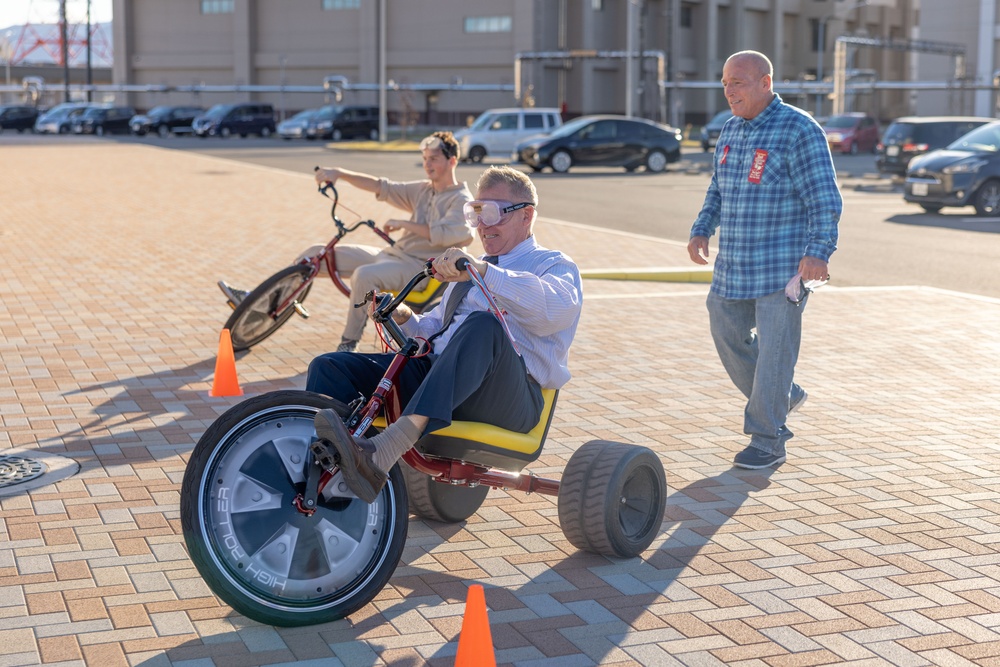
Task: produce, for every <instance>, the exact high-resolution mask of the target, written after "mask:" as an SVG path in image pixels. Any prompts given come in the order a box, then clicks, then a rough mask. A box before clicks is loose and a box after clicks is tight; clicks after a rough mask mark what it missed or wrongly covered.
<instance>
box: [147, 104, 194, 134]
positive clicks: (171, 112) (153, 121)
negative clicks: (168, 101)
mask: <svg viewBox="0 0 1000 667" xmlns="http://www.w3.org/2000/svg"><path fill="white" fill-rule="evenodd" d="M203 113H205V110H204V109H202V108H201V107H191V106H187V107H184V106H176V107H175V106H158V107H153V108H152V109H150V110H149V112H148V113H146V114H141V115H138V116H132V120H130V121H129V127H131V128H132V133H133V134H137V135H139V136H140V137H141V136H143V135H144V134H147V133H150V132H155V133H156V134H158V135H160V136H161V137H167V136H170V135H171V134H190V133H191V132H192V129H191V124H192V123H193V122H194V119H195V118H197V117H198V116H200V115H201V114H203Z"/></svg>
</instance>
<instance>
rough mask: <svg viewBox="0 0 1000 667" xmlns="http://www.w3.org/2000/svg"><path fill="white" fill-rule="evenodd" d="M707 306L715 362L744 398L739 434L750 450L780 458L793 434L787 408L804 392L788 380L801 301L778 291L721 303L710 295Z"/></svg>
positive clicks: (797, 340) (802, 307)
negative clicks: (795, 301)
mask: <svg viewBox="0 0 1000 667" xmlns="http://www.w3.org/2000/svg"><path fill="white" fill-rule="evenodd" d="M807 299H808V297H807ZM707 306H708V316H709V322H710V325H711V329H712V338H713V340H714V341H715V348H716V350H718V352H719V359H720V360H721V361H722V365H723V367H724V368H725V369H726V372H727V373H729V378H730V379H731V380H732V381H733V384H734V385H736V388H737V389H739V390H740V391H741V392H743V395H744V396H746V397H747V405H746V409H745V410H744V413H743V432H744V433H746V434H747V435H749V436H750V446H751V447H755V448H756V449H760V450H762V451H765V452H767V453H768V454H779V455H781V454H784V453H785V442H787V441H788V440H789V439H790V438H791V437H792V435H793V434H792V432H791V431H789V430H788V427H787V426H785V419H786V418H787V417H788V408H789V406H790V405H792V404H794V403H795V402H796V401H798V400H799V399H800V398H802V395H803V393H804V392H803V391H802V388H801V387H799V386H798V385H797V384H795V383H794V382H793V381H792V378H793V376H794V375H795V363H796V362H797V361H798V358H799V343H800V341H801V339H802V311H804V310H805V306H806V301H803V302H802V304H801V305H799V306H796V305H794V304H792V303H789V302H788V300H787V299H786V298H785V293H784V291H783V290H781V291H778V292H774V293H773V294H768V295H766V296H762V297H758V298H756V299H724V298H722V297H720V296H718V295H717V294H715V293H714V292H709V294H708V301H707ZM754 329H756V332H754V331H753V330H754Z"/></svg>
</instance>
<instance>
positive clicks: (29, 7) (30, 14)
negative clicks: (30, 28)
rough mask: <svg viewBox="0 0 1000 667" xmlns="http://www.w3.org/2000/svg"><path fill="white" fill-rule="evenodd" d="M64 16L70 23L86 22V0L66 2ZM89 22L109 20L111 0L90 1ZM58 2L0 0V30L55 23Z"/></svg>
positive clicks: (47, 0) (57, 13) (57, 18)
mask: <svg viewBox="0 0 1000 667" xmlns="http://www.w3.org/2000/svg"><path fill="white" fill-rule="evenodd" d="M66 16H67V18H68V19H69V21H70V22H71V23H77V22H79V23H85V22H86V21H87V0H66ZM90 20H91V22H92V23H103V22H105V21H110V20H111V0H90ZM58 21H59V0H0V28H9V27H10V26H14V25H23V24H25V23H57V22H58Z"/></svg>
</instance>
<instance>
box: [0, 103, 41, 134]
mask: <svg viewBox="0 0 1000 667" xmlns="http://www.w3.org/2000/svg"><path fill="white" fill-rule="evenodd" d="M36 120H38V109H36V108H35V107H29V106H23V105H14V104H11V105H5V106H0V132H3V131H4V130H17V131H18V132H24V131H25V130H27V131H28V132H31V131H32V130H34V129H35V121H36Z"/></svg>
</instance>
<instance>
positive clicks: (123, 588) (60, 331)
mask: <svg viewBox="0 0 1000 667" xmlns="http://www.w3.org/2000/svg"><path fill="white" fill-rule="evenodd" d="M0 182H2V183H3V184H4V197H3V203H2V206H0V244H2V245H0V248H2V250H0V252H2V254H3V267H4V268H3V271H2V275H0V293H2V301H0V358H2V360H3V366H4V372H3V374H2V375H0V420H2V423H3V430H2V433H0V455H3V454H13V453H19V454H23V455H24V456H26V457H31V456H33V455H34V456H36V458H45V457H50V459H51V460H54V457H56V456H59V457H66V458H69V459H71V460H72V462H76V463H77V464H79V468H80V469H79V472H76V473H75V474H73V471H74V469H73V468H72V467H69V468H67V469H66V470H65V473H64V474H65V476H64V478H63V479H61V481H57V482H56V483H54V484H48V485H45V486H37V487H36V488H28V486H27V484H26V485H23V486H22V485H15V486H8V487H5V488H0V492H3V493H4V495H2V496H0V510H2V514H0V647H2V651H0V666H13V665H34V664H46V665H80V664H88V665H100V666H101V667H116V666H118V665H143V666H144V667H165V666H167V665H178V666H183V667H208V666H211V665H217V666H219V667H223V666H234V667H235V666H237V665H238V666H239V667H249V666H252V665H270V664H297V665H307V666H313V665H315V666H319V665H323V666H328V665H350V666H365V667H367V666H369V665H382V664H388V665H422V664H431V665H442V666H443V665H451V664H452V663H453V661H454V654H455V651H456V646H457V636H458V632H459V629H460V626H461V619H462V614H463V612H464V601H465V591H466V590H467V586H468V584H470V583H482V584H484V586H485V587H486V599H487V604H488V606H489V609H490V621H491V629H492V633H493V639H494V643H495V646H496V655H497V662H498V663H499V664H515V665H525V666H528V665H552V666H557V667H558V666H564V665H565V666H567V667H569V666H572V667H578V666H582V665H591V664H608V665H612V664H614V665H633V664H636V665H672V664H677V665H679V664H685V665H692V664H698V665H772V666H779V665H781V666H783V665H788V666H791V665H818V664H865V665H876V664H879V665H881V664H891V665H907V666H909V665H914V666H915V665H969V664H979V665H992V664H1000V553H998V544H1000V519H998V518H997V515H998V512H1000V493H998V485H1000V456H998V454H1000V444H998V442H1000V441H998V434H1000V416H998V413H997V405H998V403H1000V379H998V373H997V359H998V358H1000V334H998V333H997V332H998V331H1000V303H998V302H997V301H996V300H990V299H985V298H976V297H970V296H966V295H962V294H955V293H948V292H942V291H939V290H934V289H926V288H921V287H899V288H879V289H837V288H836V287H835V286H829V287H826V288H824V289H823V290H822V291H821V292H819V293H817V294H816V295H815V296H814V297H813V298H812V300H811V301H810V303H809V306H808V314H807V317H806V327H805V328H806V334H805V340H804V345H803V351H802V358H801V361H800V363H799V373H798V380H799V382H800V383H801V384H802V385H803V386H804V387H806V388H807V389H808V391H809V392H810V399H809V402H808V403H806V405H805V406H804V408H803V409H802V410H801V411H799V412H798V413H796V414H795V415H794V417H793V419H792V421H791V422H790V427H791V428H792V429H793V430H794V431H795V433H796V437H795V439H794V440H792V442H791V446H790V449H789V460H788V462H787V463H786V464H784V465H782V466H781V467H780V468H779V469H777V470H768V471H740V470H736V469H733V468H732V467H731V460H732V456H733V454H734V453H735V452H737V451H739V450H740V449H742V447H743V446H744V445H745V440H746V437H745V436H744V435H743V434H742V408H743V401H742V400H741V397H740V396H738V395H737V392H736V390H735V389H734V388H733V387H732V386H731V384H730V382H729V380H728V378H727V377H726V376H725V373H724V371H723V370H722V368H721V366H720V364H719V361H718V359H717V357H716V354H715V351H714V347H713V345H712V341H711V338H710V337H709V334H708V323H707V314H706V311H705V306H704V298H705V294H706V292H707V286H706V285H700V284H673V283H643V282H618V281H598V280H587V281H585V285H584V289H585V292H586V306H585V308H584V316H583V320H582V323H581V327H580V331H579V334H578V337H577V341H576V344H575V345H574V348H573V353H572V357H571V368H572V370H573V372H574V378H573V380H572V381H571V382H570V384H569V385H568V386H567V387H566V388H565V389H564V390H563V391H562V393H561V394H560V402H559V407H558V409H557V412H556V416H555V421H554V424H553V427H552V429H551V431H550V435H549V440H548V442H547V444H546V449H545V454H544V455H543V456H542V458H541V459H540V460H539V461H538V462H537V463H536V464H535V465H532V466H530V469H531V470H532V471H534V472H536V473H538V474H541V475H546V476H559V475H560V474H561V471H562V468H563V466H564V465H565V463H566V461H567V460H568V458H569V456H570V454H571V453H572V452H573V451H574V450H575V449H576V448H577V447H578V446H579V445H580V444H582V443H584V442H586V441H588V440H592V439H595V438H606V439H613V440H619V441H623V442H629V443H635V444H642V445H646V446H648V447H650V448H652V449H653V450H655V451H656V452H657V453H658V454H659V455H660V456H661V457H662V459H663V462H664V464H665V467H666V470H667V482H668V484H669V487H670V494H669V499H668V507H667V518H666V520H665V522H664V524H663V527H662V531H661V534H660V535H659V536H658V538H657V539H656V540H655V541H654V543H653V545H652V547H651V548H650V549H649V551H647V552H646V553H645V554H644V555H643V557H642V558H641V559H634V560H627V561H619V560H610V559H607V558H603V557H598V556H593V555H589V554H584V553H580V552H577V551H576V550H575V549H573V548H572V547H571V546H570V545H569V543H568V542H567V541H566V540H565V539H564V537H563V535H562V533H561V532H560V530H559V527H558V524H557V513H556V504H555V500H554V498H549V497H545V496H538V495H525V494H519V493H515V492H511V493H510V494H505V493H503V492H499V491H491V492H490V495H489V497H488V498H487V501H486V504H485V506H484V508H483V509H481V510H480V512H479V513H477V514H476V515H475V516H473V517H472V518H471V519H470V520H469V521H468V522H467V523H465V524H460V525H443V524H434V523H430V522H424V521H421V520H418V519H415V518H414V519H411V521H410V526H409V540H408V543H407V548H406V550H405V552H404V555H403V559H402V562H401V564H400V567H399V569H398V570H397V571H396V573H395V575H394V577H393V579H392V580H391V582H390V585H389V586H388V587H386V588H385V589H384V590H383V591H382V593H381V594H380V595H379V596H378V597H377V598H376V600H375V601H374V602H373V603H371V604H369V605H368V606H366V607H365V608H363V609H362V610H361V611H359V612H357V613H356V614H354V615H353V616H351V617H350V618H348V619H344V620H342V621H338V622H336V623H332V624H327V625H321V626H314V627H306V628H297V629H283V628H273V627H270V626H262V625H260V624H258V623H255V622H253V621H249V620H248V619H246V618H244V617H242V616H240V615H238V614H236V613H234V612H233V611H232V610H231V609H229V608H228V607H226V606H224V605H221V604H220V603H219V601H218V600H217V599H216V598H215V597H214V596H213V595H212V594H211V592H210V591H209V589H208V587H207V586H206V585H205V584H204V582H203V581H202V580H201V578H200V577H199V576H198V573H197V572H196V570H195V569H194V567H193V565H192V563H191V561H190V560H189V559H188V556H187V554H186V551H185V547H184V544H183V538H182V536H181V530H180V523H179V519H178V515H179V506H178V504H179V493H178V492H179V489H180V482H181V478H182V475H183V472H184V467H185V461H186V458H187V456H188V454H189V453H190V451H191V449H192V447H193V445H194V443H195V442H196V441H197V440H198V438H199V437H200V435H201V434H202V433H203V432H204V430H205V429H206V428H207V426H208V425H209V424H211V423H212V421H213V420H214V419H215V418H216V417H217V416H218V415H219V414H221V413H222V412H224V411H225V410H226V409H228V408H229V407H230V406H231V405H234V404H235V403H237V402H238V401H239V400H240V399H226V398H210V397H209V396H208V390H209V388H210V386H211V381H212V375H213V370H214V362H215V354H216V350H217V345H218V334H219V329H220V328H221V326H222V324H223V323H224V321H225V319H226V317H227V316H228V309H227V308H226V307H225V305H224V304H223V302H222V299H221V295H220V294H219V292H218V290H217V288H216V287H215V281H216V280H217V279H219V278H226V279H227V280H230V281H231V282H233V283H235V284H238V285H251V284H256V282H259V281H260V280H261V279H262V278H264V277H265V276H267V275H270V274H271V273H273V272H274V271H276V270H278V269H280V268H282V267H283V266H285V265H287V264H288V262H289V261H290V260H291V259H292V258H294V257H295V255H296V254H297V253H298V252H299V251H300V250H301V249H302V248H304V247H305V246H306V245H307V244H308V243H309V242H310V241H312V240H314V239H315V240H323V239H325V238H326V237H327V236H328V234H329V230H330V224H329V218H328V215H329V213H328V212H329V209H328V207H327V203H326V200H324V199H322V198H321V197H319V196H318V195H316V194H315V189H314V187H313V186H312V177H311V175H310V174H305V173H304V174H292V173H287V172H281V171H275V170H269V169H265V168H259V167H254V166H250V165H246V164H240V163H235V162H227V161H223V160H217V159H212V158H206V157H202V156H197V155H193V154H190V153H182V152H177V151H170V150H163V149H157V148H154V147H148V146H139V145H124V144H122V145H118V144H113V143H109V142H103V141H95V142H93V143H92V144H88V145H77V146H72V147H69V146H65V145H64V146H37V145H36V146H5V147H4V149H3V160H2V162H0ZM342 195H343V198H344V201H345V203H347V204H348V205H349V206H350V207H351V208H353V209H354V210H355V211H356V212H357V214H358V215H362V216H365V217H368V216H373V217H376V218H380V217H381V216H383V215H384V209H382V208H381V207H380V206H379V205H377V204H376V203H375V202H373V201H371V197H370V196H362V195H358V194H356V193H350V192H347V191H345V192H344V193H342ZM544 196H545V193H544V191H543V192H542V193H541V197H542V198H543V200H544ZM344 218H345V219H351V216H350V215H349V214H347V213H346V211H345V212H344ZM538 236H539V237H540V239H541V241H542V242H543V243H544V244H546V245H549V246H551V247H557V248H561V249H564V250H566V251H567V252H568V253H569V254H570V255H571V256H573V257H574V258H575V259H576V260H577V261H578V263H579V264H580V266H581V267H582V268H584V269H607V268H609V267H629V268H632V267H638V268H642V267H661V266H678V267H685V266H687V259H686V252H685V250H684V248H683V245H682V244H679V243H669V242H663V241H657V240H653V239H648V238H639V237H635V236H630V235H626V234H617V233H612V232H608V231H602V230H596V229H593V228H585V227H581V226H579V225H574V224H572V223H569V222H565V221H553V220H544V219H543V220H542V221H541V222H540V224H539V227H538ZM309 306H310V310H311V312H312V313H313V317H312V318H311V319H310V320H308V321H301V320H298V319H297V318H296V321H294V322H290V323H289V324H288V325H286V327H285V328H283V329H282V330H281V331H280V332H278V333H277V334H276V335H275V336H274V337H273V338H272V339H270V340H268V341H267V342H265V343H263V344H262V345H260V346H258V347H257V348H255V349H254V350H253V351H252V352H250V353H248V354H246V355H241V356H240V357H239V358H238V360H237V367H238V371H239V378H240V382H241V384H242V387H243V390H244V392H245V393H246V395H247V396H254V395H259V394H262V393H264V392H268V391H272V390H276V389H283V388H299V387H301V386H302V384H303V373H304V371H305V369H306V366H307V364H308V362H309V360H310V359H311V358H312V357H313V356H314V355H316V354H318V353H321V352H324V351H328V350H329V349H331V348H332V347H333V345H334V343H335V341H336V340H337V337H338V336H339V331H340V326H341V322H342V318H343V310H344V307H345V304H344V300H343V297H341V296H340V295H339V294H337V293H336V292H335V290H334V289H333V288H332V286H327V285H322V284H320V285H317V286H316V288H315V289H314V290H313V292H312V294H311V295H310V297H309ZM369 329H370V328H369ZM366 344H368V345H373V344H374V339H373V337H372V334H371V332H370V331H369V338H368V339H367V341H366ZM41 480H42V482H43V483H44V481H45V478H44V477H43V478H41Z"/></svg>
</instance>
